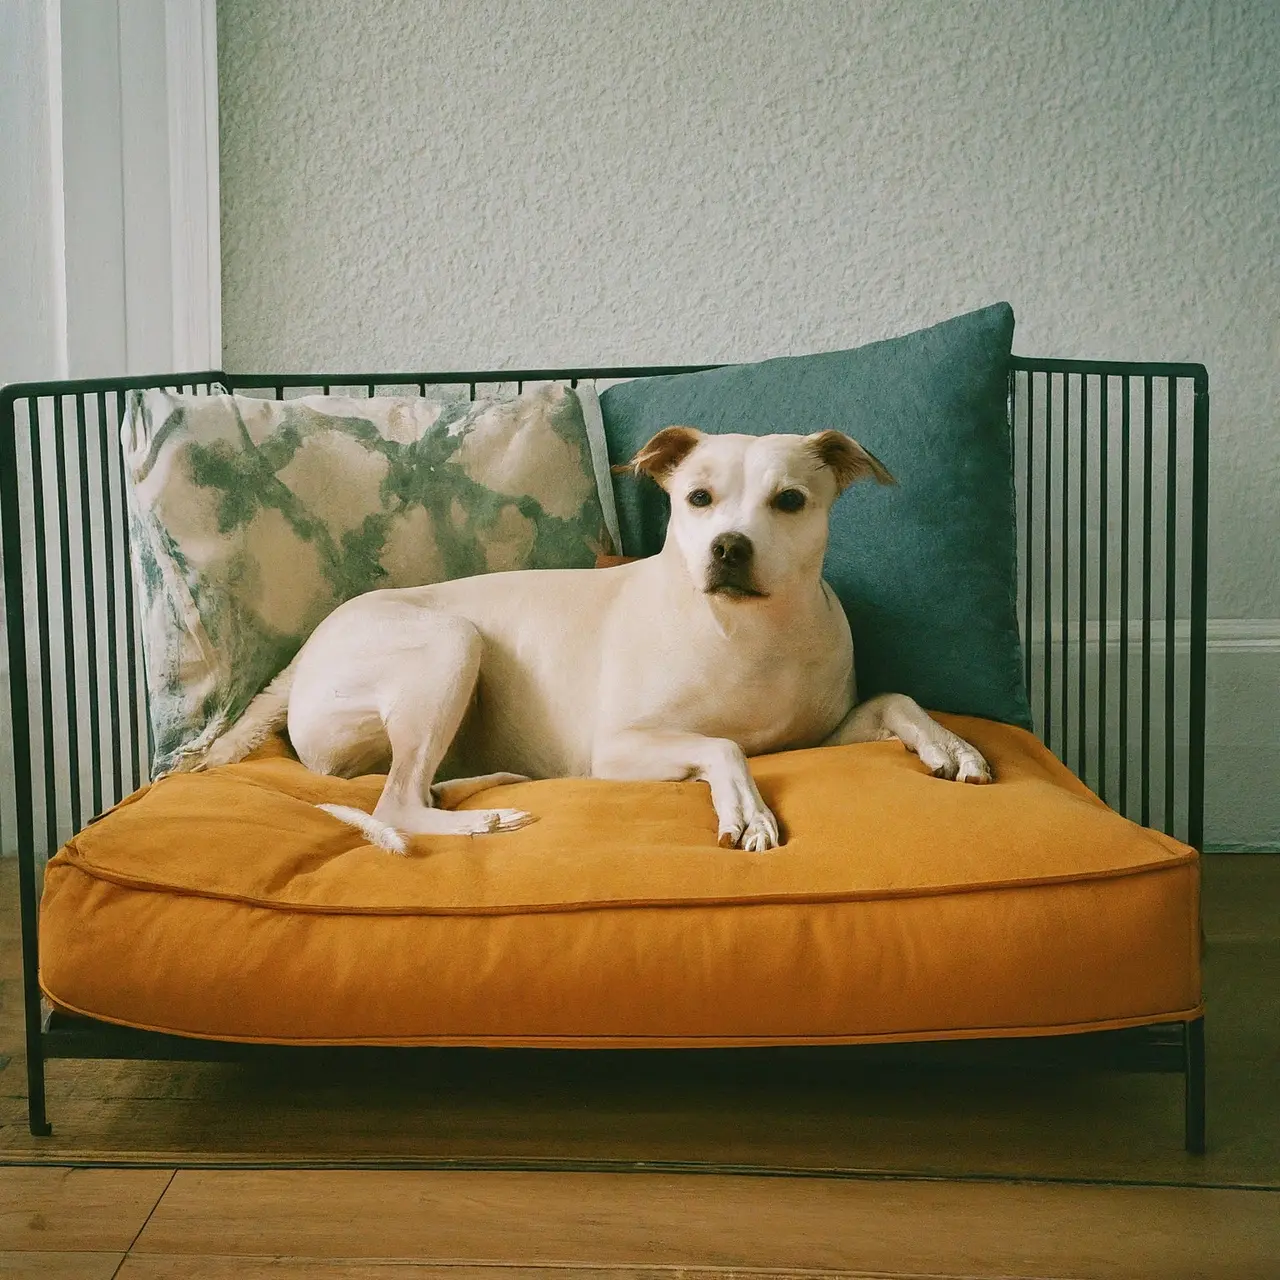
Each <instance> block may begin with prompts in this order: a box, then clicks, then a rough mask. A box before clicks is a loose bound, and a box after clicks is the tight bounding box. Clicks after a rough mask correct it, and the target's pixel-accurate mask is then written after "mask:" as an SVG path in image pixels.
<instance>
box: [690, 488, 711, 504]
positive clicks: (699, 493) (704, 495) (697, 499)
mask: <svg viewBox="0 0 1280 1280" xmlns="http://www.w3.org/2000/svg"><path fill="white" fill-rule="evenodd" d="M689 505H690V506H691V507H709V506H710V505H711V495H710V494H709V493H708V492H707V491H706V490H705V489H695V490H694V491H693V492H692V493H691V494H690V495H689Z"/></svg>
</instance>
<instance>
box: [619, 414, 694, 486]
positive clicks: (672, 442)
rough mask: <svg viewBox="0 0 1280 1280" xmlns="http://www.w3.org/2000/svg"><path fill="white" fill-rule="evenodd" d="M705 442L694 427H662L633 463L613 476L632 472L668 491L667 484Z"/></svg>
mask: <svg viewBox="0 0 1280 1280" xmlns="http://www.w3.org/2000/svg"><path fill="white" fill-rule="evenodd" d="M701 439H702V432H701V431H698V430H697V429H696V428H694V427H663V428H662V430H661V431H659V432H658V434H657V435H656V436H654V437H653V438H652V439H651V440H650V441H649V442H648V444H646V445H643V446H642V447H641V449H640V452H639V453H637V454H636V456H635V457H634V458H632V459H631V461H630V462H620V463H618V465H617V466H615V467H613V468H612V470H613V471H614V472H623V471H629V472H631V474H632V475H637V476H648V477H649V478H650V479H651V480H656V481H657V482H658V484H660V485H662V486H663V488H666V485H665V483H664V482H665V480H666V478H667V476H669V475H670V474H671V473H672V472H673V471H674V470H675V469H676V468H677V467H678V466H679V465H680V464H681V463H682V462H683V461H684V459H685V458H686V457H687V456H688V454H689V452H690V451H691V450H692V449H693V448H694V447H695V446H696V445H697V443H698V441H699V440H701Z"/></svg>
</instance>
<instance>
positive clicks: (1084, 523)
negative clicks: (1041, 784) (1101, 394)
mask: <svg viewBox="0 0 1280 1280" xmlns="http://www.w3.org/2000/svg"><path fill="white" fill-rule="evenodd" d="M1078 516H1079V528H1080V541H1079V545H1078V550H1077V561H1076V563H1077V575H1076V583H1077V593H1076V612H1077V613H1078V615H1079V616H1078V618H1077V619H1076V625H1077V635H1078V638H1079V645H1078V647H1079V652H1080V657H1079V673H1078V675H1079V679H1078V689H1077V702H1076V733H1077V735H1078V741H1077V752H1076V763H1077V767H1076V775H1077V776H1078V777H1080V778H1082V779H1083V778H1084V777H1085V757H1086V754H1087V750H1086V749H1087V740H1086V734H1085V722H1086V720H1087V718H1088V705H1087V692H1088V688H1087V687H1088V683H1089V681H1088V675H1089V670H1088V658H1087V655H1088V652H1089V649H1088V635H1087V626H1088V618H1089V569H1088V564H1089V556H1088V551H1089V383H1088V374H1084V373H1082V374H1080V510H1079V512H1078ZM1099 550H1101V548H1099ZM1104 643H1105V637H1104Z"/></svg>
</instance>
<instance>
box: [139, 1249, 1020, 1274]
mask: <svg viewBox="0 0 1280 1280" xmlns="http://www.w3.org/2000/svg"><path fill="white" fill-rule="evenodd" d="M118 1280H894V1278H893V1277H886V1276H885V1274H884V1272H879V1273H875V1274H873V1273H871V1272H867V1271H830V1270H822V1271H812V1270H797V1269H796V1268H794V1267H787V1268H785V1269H776V1268H774V1269H770V1270H761V1269H756V1268H742V1267H733V1268H728V1269H726V1268H724V1267H716V1268H714V1269H711V1270H708V1269H706V1268H703V1267H696V1268H689V1267H583V1266H572V1267H567V1266H566V1267H558V1266H535V1267H524V1266H518V1265H508V1264H506V1263H495V1264H493V1265H490V1266H485V1265H483V1264H482V1265H472V1264H469V1263H462V1264H452V1265H451V1264H438V1265H437V1264H433V1263H429V1262H428V1263H419V1262H385V1261H383V1262H369V1261H358V1260H352V1259H349V1258H248V1257H244V1256H237V1255H226V1256H223V1257H218V1258H192V1257H181V1256H179V1257H161V1256H158V1255H157V1256H149V1255H141V1254H136V1253H135V1254H130V1255H129V1257H128V1258H127V1259H126V1260H125V1263H124V1266H123V1267H122V1268H121V1269H120V1271H119V1273H118ZM904 1280H926V1278H924V1277H909V1278H904ZM927 1280H970V1278H969V1277H965V1276H956V1275H943V1274H942V1273H940V1272H939V1273H936V1274H931V1275H929V1276H928V1277H927ZM1009 1280H1017V1278H1016V1277H1010V1278H1009Z"/></svg>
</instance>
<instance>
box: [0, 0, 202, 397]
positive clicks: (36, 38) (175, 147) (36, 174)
mask: <svg viewBox="0 0 1280 1280" xmlns="http://www.w3.org/2000/svg"><path fill="white" fill-rule="evenodd" d="M215 6H216V0H93V3H85V2H84V0H44V3H43V4H42V5H41V6H40V7H39V8H37V6H36V5H35V4H31V5H29V6H28V5H24V4H18V3H13V4H10V5H8V6H7V7H6V9H5V10H4V13H3V17H4V30H3V38H2V39H0V44H4V45H5V46H6V51H5V52H6V56H5V58H4V62H3V66H2V68H0V69H2V70H3V72H4V81H5V83H4V87H3V90H2V91H0V92H2V94H3V103H2V105H3V120H4V128H5V131H6V133H8V134H9V135H10V141H9V146H7V147H6V154H7V155H8V151H9V148H10V147H12V151H13V154H12V159H11V160H8V159H7V161H6V164H7V165H8V166H9V167H10V172H11V173H13V174H21V175H22V181H16V180H15V181H13V182H11V183H7V184H6V187H7V188H10V189H9V190H6V192H5V193H4V196H3V197H2V198H0V216H2V218H3V222H2V224H0V232H3V235H4V241H5V243H6V244H8V245H11V246H22V250H21V251H20V252H14V253H12V254H10V255H7V257H8V258H9V259H10V260H9V261H8V262H6V264H5V265H4V267H3V269H2V271H3V274H2V275H0V337H3V341H2V342H0V381H5V382H11V381H27V380H37V379H44V378H59V377H62V378H65V377H93V376H110V375H119V374H123V373H153V372H162V371H169V370H185V369H190V368H198V369H207V368H216V367H217V366H218V365H219V364H220V363H221V358H222V357H221V347H222V333H221V265H220V235H219V218H220V213H219V174H218V140H217V131H218V103H217V22H216V8H215ZM11 338H12V340H10V339H11Z"/></svg>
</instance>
